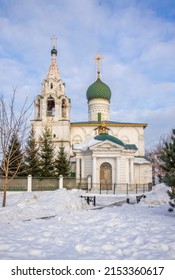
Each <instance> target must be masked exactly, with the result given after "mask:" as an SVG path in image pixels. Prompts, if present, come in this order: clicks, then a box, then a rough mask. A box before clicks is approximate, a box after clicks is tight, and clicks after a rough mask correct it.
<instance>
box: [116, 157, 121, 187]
mask: <svg viewBox="0 0 175 280" xmlns="http://www.w3.org/2000/svg"><path fill="white" fill-rule="evenodd" d="M115 170H116V174H115V176H116V177H115V183H116V184H117V185H118V184H120V158H119V157H116V161H115Z"/></svg>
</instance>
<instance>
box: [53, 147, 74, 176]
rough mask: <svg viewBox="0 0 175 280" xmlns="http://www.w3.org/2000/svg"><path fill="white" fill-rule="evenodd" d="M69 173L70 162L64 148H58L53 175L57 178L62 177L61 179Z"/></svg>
mask: <svg viewBox="0 0 175 280" xmlns="http://www.w3.org/2000/svg"><path fill="white" fill-rule="evenodd" d="M70 172H71V165H70V162H69V161H68V160H67V155H66V153H65V150H64V147H63V146H62V147H60V148H59V151H58V154H57V157H56V159H55V173H56V175H57V176H60V175H62V176H63V177H66V176H69V175H70Z"/></svg>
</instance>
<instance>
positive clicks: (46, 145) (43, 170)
mask: <svg viewBox="0 0 175 280" xmlns="http://www.w3.org/2000/svg"><path fill="white" fill-rule="evenodd" d="M39 162H40V166H39V169H40V170H39V175H40V177H52V176H54V145H53V143H52V137H51V134H50V131H49V129H48V128H47V127H45V129H44V131H43V134H42V136H41V137H40V149H39Z"/></svg>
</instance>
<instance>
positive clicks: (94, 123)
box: [71, 121, 147, 128]
mask: <svg viewBox="0 0 175 280" xmlns="http://www.w3.org/2000/svg"><path fill="white" fill-rule="evenodd" d="M103 123H104V124H106V126H108V127H110V126H115V127H117V126H126V127H132V126H134V127H144V128H145V127H147V124H146V123H126V122H115V121H104V122H103ZM100 124H101V122H98V121H83V122H72V123H71V126H99V125H100Z"/></svg>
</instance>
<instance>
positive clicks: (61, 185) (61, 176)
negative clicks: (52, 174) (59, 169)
mask: <svg viewBox="0 0 175 280" xmlns="http://www.w3.org/2000/svg"><path fill="white" fill-rule="evenodd" d="M62 188H63V175H60V176H59V189H62Z"/></svg>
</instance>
